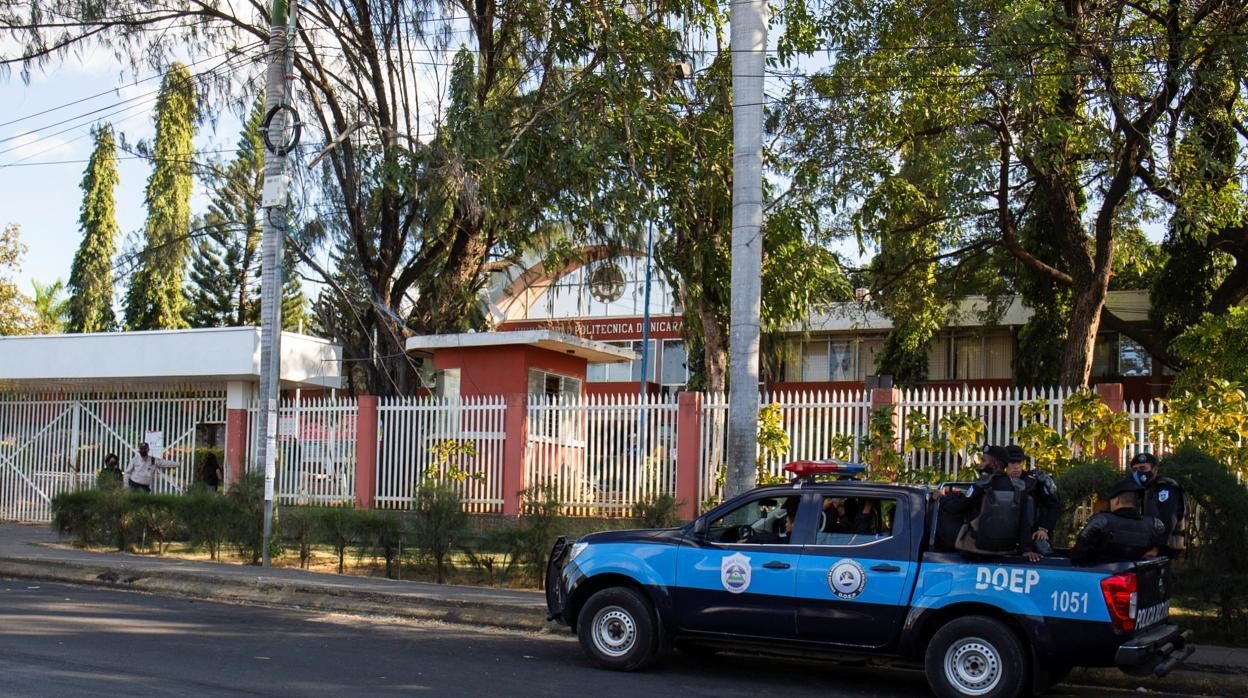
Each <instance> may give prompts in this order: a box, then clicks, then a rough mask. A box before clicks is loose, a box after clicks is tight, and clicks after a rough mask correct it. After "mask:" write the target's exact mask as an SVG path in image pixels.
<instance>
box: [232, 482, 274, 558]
mask: <svg viewBox="0 0 1248 698" xmlns="http://www.w3.org/2000/svg"><path fill="white" fill-rule="evenodd" d="M225 497H226V499H227V500H229V502H230V508H231V510H232V512H233V516H232V517H231V521H230V530H229V535H228V536H227V540H228V541H229V542H230V543H231V544H233V545H234V547H235V548H236V549H237V550H238V553H239V555H242V556H243V557H244V558H245V559H247V560H248V561H250V562H251V564H253V565H256V564H259V563H260V557H261V555H262V554H263V553H264V473H263V472H260V471H257V470H250V471H247V472H246V473H243V476H242V477H241V478H240V479H239V480H237V481H236V482H234V483H233V484H231V485H230V487H229V489H228V490H227V491H226V493H225ZM273 515H274V518H280V515H279V512H278V511H277V508H276V503H275V505H274V512H273Z"/></svg>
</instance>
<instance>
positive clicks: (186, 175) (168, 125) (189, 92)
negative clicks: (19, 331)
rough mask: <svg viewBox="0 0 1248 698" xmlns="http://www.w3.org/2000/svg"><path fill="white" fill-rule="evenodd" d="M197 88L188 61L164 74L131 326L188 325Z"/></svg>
mask: <svg viewBox="0 0 1248 698" xmlns="http://www.w3.org/2000/svg"><path fill="white" fill-rule="evenodd" d="M194 137H195V86H194V84H193V83H192V81H191V73H190V71H189V70H187V68H186V66H185V65H182V64H181V63H174V64H173V65H172V66H171V67H170V68H169V72H167V73H165V79H164V82H163V83H162V84H161V89H160V98H159V100H158V101H157V103H156V142H155V145H154V147H153V150H152V155H153V159H154V166H153V169H152V176H151V178H150V179H148V180H147V192H146V202H147V225H146V227H145V233H146V246H145V247H144V249H143V251H142V253H141V256H140V259H139V264H138V268H137V269H136V270H135V273H134V274H133V275H132V276H131V279H130V287H129V288H128V289H127V291H126V309H125V310H126V327H127V329H131V330H151V329H175V328H179V327H185V326H186V321H185V319H184V317H183V308H184V307H185V305H186V298H185V296H184V294H183V289H182V278H183V275H184V273H185V268H186V259H187V255H188V254H189V252H190V247H191V245H190V237H189V234H190V219H191V186H192V181H191V160H192V158H193V157H194V155H195V146H194V143H193V139H194Z"/></svg>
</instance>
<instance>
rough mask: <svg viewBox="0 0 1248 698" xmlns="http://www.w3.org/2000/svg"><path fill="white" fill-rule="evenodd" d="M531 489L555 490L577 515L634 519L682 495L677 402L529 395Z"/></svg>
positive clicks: (527, 483)
mask: <svg viewBox="0 0 1248 698" xmlns="http://www.w3.org/2000/svg"><path fill="white" fill-rule="evenodd" d="M528 410H529V438H528V443H527V445H526V449H525V459H524V483H525V486H526V487H550V488H553V490H554V492H555V493H556V496H557V497H558V498H559V501H560V502H561V503H562V504H563V510H564V512H565V513H567V514H569V515H572V516H601V515H606V516H629V515H631V514H632V511H633V507H634V506H635V505H636V504H637V503H638V502H642V501H646V500H649V499H652V498H654V497H656V496H658V495H661V494H674V493H675V491H676V410H677V407H676V402H675V400H674V399H672V398H662V397H656V396H644V397H643V396H641V395H640V394H632V395H608V396H594V395H587V396H584V397H583V398H581V399H579V400H568V399H565V398H560V397H546V396H530V398H529V401H528Z"/></svg>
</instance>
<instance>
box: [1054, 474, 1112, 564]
mask: <svg viewBox="0 0 1248 698" xmlns="http://www.w3.org/2000/svg"><path fill="white" fill-rule="evenodd" d="M1063 465H1064V467H1063V468H1062V469H1061V470H1060V472H1058V473H1057V474H1056V475H1055V476H1054V478H1053V480H1054V482H1055V483H1056V484H1057V491H1058V492H1059V493H1060V494H1061V497H1062V514H1061V517H1060V518H1059V519H1058V522H1057V530H1056V531H1055V532H1054V533H1053V544H1054V545H1068V544H1071V543H1073V541H1074V536H1075V534H1077V533H1078V532H1079V526H1080V525H1081V524H1082V523H1083V522H1082V521H1078V520H1076V519H1075V513H1076V510H1078V509H1079V507H1080V506H1083V505H1085V504H1087V503H1089V502H1093V503H1095V502H1096V500H1098V499H1100V498H1101V497H1103V496H1104V495H1105V493H1106V492H1108V491H1109V489H1110V487H1112V486H1113V485H1114V483H1115V482H1118V481H1119V480H1121V479H1122V478H1123V477H1124V475H1123V473H1122V471H1121V470H1119V469H1118V468H1115V467H1114V466H1112V465H1110V464H1109V462H1108V461H1105V460H1103V459H1098V458H1083V457H1077V458H1074V459H1071V460H1068V461H1065V462H1064V463H1063Z"/></svg>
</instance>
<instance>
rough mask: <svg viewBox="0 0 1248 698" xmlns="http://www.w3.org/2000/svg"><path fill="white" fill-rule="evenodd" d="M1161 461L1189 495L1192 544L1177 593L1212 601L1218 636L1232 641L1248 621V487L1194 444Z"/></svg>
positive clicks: (1182, 565)
mask: <svg viewBox="0 0 1248 698" xmlns="http://www.w3.org/2000/svg"><path fill="white" fill-rule="evenodd" d="M1161 465H1162V467H1161V473H1162V475H1163V476H1165V477H1170V478H1173V479H1174V480H1175V481H1177V482H1178V483H1179V485H1180V486H1181V487H1183V489H1184V491H1185V492H1186V493H1187V496H1188V508H1189V511H1188V538H1189V545H1188V550H1187V553H1186V556H1185V557H1184V558H1183V559H1182V560H1181V561H1180V562H1179V563H1178V570H1177V574H1176V575H1175V577H1176V579H1177V580H1178V589H1177V590H1176V593H1179V594H1182V595H1184V596H1187V597H1190V598H1193V599H1198V600H1200V601H1203V602H1205V603H1210V604H1212V605H1213V606H1214V608H1215V609H1216V610H1217V616H1218V621H1219V623H1220V624H1221V631H1222V633H1221V635H1222V636H1221V637H1219V638H1217V639H1218V640H1221V641H1230V640H1231V639H1232V638H1233V637H1234V634H1235V632H1234V629H1235V628H1236V627H1243V625H1244V624H1245V622H1248V611H1246V610H1245V609H1248V591H1246V590H1248V546H1245V545H1244V541H1245V540H1246V539H1248V489H1246V488H1245V487H1244V485H1243V484H1242V482H1240V481H1239V480H1237V479H1236V477H1235V476H1234V475H1232V474H1231V473H1229V472H1227V469H1226V466H1225V465H1224V464H1223V463H1222V462H1220V460H1219V459H1217V458H1214V457H1213V456H1211V455H1210V454H1207V453H1204V452H1202V451H1201V450H1200V449H1198V448H1194V447H1192V446H1183V447H1180V448H1179V449H1178V450H1176V451H1175V452H1174V454H1173V455H1171V456H1168V457H1166V458H1165V459H1164V460H1163V461H1162V464H1161ZM1196 512H1199V515H1197V514H1196Z"/></svg>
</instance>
